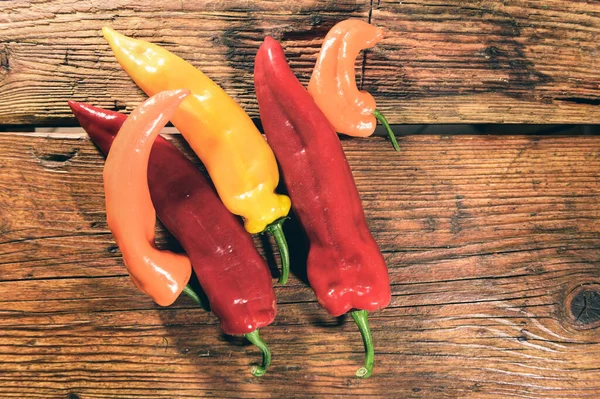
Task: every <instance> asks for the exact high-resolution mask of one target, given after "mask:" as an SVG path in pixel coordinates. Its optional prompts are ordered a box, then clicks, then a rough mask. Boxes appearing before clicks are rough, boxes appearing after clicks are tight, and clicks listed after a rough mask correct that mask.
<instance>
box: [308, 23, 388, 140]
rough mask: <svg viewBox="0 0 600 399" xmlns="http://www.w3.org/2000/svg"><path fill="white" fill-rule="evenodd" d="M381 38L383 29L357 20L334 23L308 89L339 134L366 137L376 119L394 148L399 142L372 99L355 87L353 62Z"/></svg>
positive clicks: (370, 132) (372, 128)
mask: <svg viewBox="0 0 600 399" xmlns="http://www.w3.org/2000/svg"><path fill="white" fill-rule="evenodd" d="M381 39H383V29H381V28H377V27H375V26H373V25H371V24H369V23H367V22H364V21H361V20H359V19H347V20H344V21H342V22H339V23H337V24H336V25H335V26H334V27H333V28H331V30H330V31H329V32H328V33H327V36H326V37H325V41H324V42H323V46H322V47H321V51H320V52H319V56H318V57H317V63H316V65H315V68H314V70H313V73H312V76H311V78H310V82H309V84H308V92H309V93H310V95H311V96H312V98H313V100H315V102H316V103H317V105H318V106H319V108H320V109H321V111H323V113H324V114H325V116H326V117H327V119H328V120H329V123H331V124H332V125H333V127H334V129H335V130H336V131H337V132H338V133H342V134H346V135H348V136H356V137H367V136H370V135H372V134H373V132H375V127H376V125H377V120H379V121H380V122H381V123H383V125H384V126H385V127H386V129H387V131H388V134H389V135H390V139H391V140H392V144H394V148H395V149H396V150H399V147H398V143H397V142H396V138H395V137H394V134H393V132H392V131H391V129H390V127H389V125H388V123H387V121H386V120H385V118H384V117H383V115H381V113H379V111H378V110H377V109H376V108H375V107H376V104H375V99H374V98H373V96H372V95H371V94H369V93H368V92H366V91H364V90H359V89H358V87H357V86H356V76H355V71H354V63H355V61H356V57H357V56H358V53H360V51H361V50H363V49H366V48H371V47H373V46H375V44H377V43H378V42H379V41H381Z"/></svg>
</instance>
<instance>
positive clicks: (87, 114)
mask: <svg viewBox="0 0 600 399" xmlns="http://www.w3.org/2000/svg"><path fill="white" fill-rule="evenodd" d="M69 105H70V106H71V109H72V110H73V113H74V114H75V116H76V117H77V120H78V121H79V123H80V124H81V126H82V127H83V128H84V129H85V130H86V132H87V133H88V135H89V136H90V138H91V139H92V140H93V141H94V143H96V144H97V145H98V146H99V147H100V149H101V150H102V152H104V154H108V152H109V150H110V147H111V145H112V142H113V140H114V138H115V136H116V135H117V133H118V132H119V129H120V128H121V126H122V125H123V123H124V122H125V120H126V119H127V116H126V115H123V114H120V113H118V112H112V111H108V110H104V109H101V108H96V107H93V106H91V105H87V104H83V103H77V102H74V101H69ZM148 185H149V188H150V195H151V197H152V203H153V205H154V207H155V209H156V212H157V215H158V217H159V219H160V220H161V221H162V222H163V224H164V225H165V227H166V228H167V229H168V230H169V231H170V232H171V233H172V234H173V236H174V237H175V238H176V239H177V240H178V241H179V242H180V244H181V246H182V247H183V249H184V250H185V251H186V253H187V255H188V256H189V258H190V260H191V262H192V266H193V268H194V271H195V272H196V275H197V277H198V280H199V281H200V284H201V286H202V288H203V290H204V291H205V293H206V295H207V297H208V299H209V301H210V305H211V308H212V311H213V312H214V313H215V315H216V316H217V317H219V319H220V320H221V328H222V329H223V331H224V332H225V333H227V334H233V335H235V334H244V335H246V337H247V338H248V339H249V340H250V341H251V342H252V343H254V344H255V345H257V346H258V347H259V348H261V350H263V356H264V359H263V365H262V367H259V368H257V369H256V370H255V371H254V373H255V375H262V374H261V373H264V370H265V369H266V367H268V363H269V362H270V352H269V350H268V347H266V345H265V344H264V342H262V341H261V340H260V337H259V335H258V329H259V328H261V327H264V326H267V325H269V324H270V323H271V322H272V321H273V319H274V317H275V313H276V301H275V293H274V291H273V287H272V283H271V274H270V272H269V268H268V266H267V265H266V263H265V261H264V259H263V258H262V257H261V256H260V254H259V253H258V251H257V250H256V248H255V247H254V242H253V240H252V237H251V236H250V234H249V233H247V232H246V231H245V230H244V228H243V226H242V225H241V224H240V222H239V220H238V219H237V218H236V217H235V216H234V215H232V214H231V213H230V212H229V211H228V210H227V209H226V208H225V206H224V205H223V203H222V202H221V200H220V199H219V197H218V195H217V193H216V192H215V190H214V189H213V187H212V185H211V184H210V182H209V181H208V180H207V178H206V177H205V176H204V175H203V174H202V172H200V171H199V170H198V169H197V168H196V166H195V165H194V164H193V163H192V162H191V161H190V160H188V159H187V158H186V157H185V155H183V154H182V153H181V152H180V151H179V150H178V149H177V148H175V147H174V146H173V145H172V144H171V143H169V142H168V141H167V140H165V139H164V138H162V137H160V136H159V137H158V138H157V139H156V141H155V142H154V145H153V147H152V152H151V154H150V161H149V165H148Z"/></svg>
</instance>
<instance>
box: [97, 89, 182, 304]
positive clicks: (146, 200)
mask: <svg viewBox="0 0 600 399" xmlns="http://www.w3.org/2000/svg"><path fill="white" fill-rule="evenodd" d="M189 94H190V93H189V91H188V90H174V91H169V92H163V93H159V94H157V95H156V96H154V97H151V98H150V99H148V100H147V101H146V102H144V103H143V104H141V105H140V106H139V107H138V108H136V109H135V110H134V111H133V112H132V113H131V115H130V116H129V118H127V120H126V121H125V123H124V124H123V126H122V128H121V130H119V134H118V135H117V137H116V138H115V141H114V143H113V145H112V148H111V150H110V153H109V154H108V158H107V159H106V164H105V166H104V173H103V176H104V190H105V195H106V219H107V222H108V227H109V228H110V230H111V232H112V233H113V235H114V237H115V240H116V242H117V245H119V248H120V249H121V252H122V253H123V261H124V262H125V265H126V266H127V269H128V271H129V274H130V276H131V280H132V281H133V283H134V284H135V285H136V286H137V287H138V288H139V290H140V291H142V292H144V293H145V294H147V295H149V296H150V297H151V298H152V299H153V300H154V301H155V302H156V303H157V304H159V305H161V306H168V305H170V304H172V303H173V302H175V299H177V297H178V296H179V294H181V292H182V291H183V290H184V288H185V286H186V284H187V282H188V280H189V279H190V276H191V274H192V266H191V264H190V260H189V259H188V257H187V256H185V255H180V254H175V253H173V252H170V251H160V250H158V249H157V248H156V246H155V244H154V226H155V224H156V211H155V210H154V207H153V206H152V200H151V198H150V189H149V188H148V160H149V158H150V150H151V148H152V144H153V143H154V139H156V136H158V134H159V132H160V130H161V129H162V128H163V127H164V126H165V124H166V123H167V122H168V120H169V118H170V117H171V115H172V114H173V113H174V112H175V111H176V110H177V107H178V106H179V104H180V103H181V101H183V99H184V98H185V97H187V96H188V95H189Z"/></svg>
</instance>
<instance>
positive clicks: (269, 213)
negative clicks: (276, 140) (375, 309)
mask: <svg viewBox="0 0 600 399" xmlns="http://www.w3.org/2000/svg"><path fill="white" fill-rule="evenodd" d="M102 31H103V33H104V37H105V39H106V40H107V41H108V43H109V44H110V46H111V47H112V50H113V53H114V54H115V57H116V58H117V61H118V62H119V64H121V66H122V67H123V69H124V70H125V71H126V72H127V73H128V74H129V76H131V78H132V79H133V80H134V81H135V82H136V83H137V85H138V86H139V87H140V88H141V89H142V90H144V91H145V92H146V94H148V95H149V96H151V95H154V94H156V93H158V92H160V91H163V90H172V89H174V88H180V87H181V88H187V89H189V90H190V91H191V92H192V95H191V96H189V97H188V98H187V99H186V100H185V101H184V102H183V103H182V104H181V106H180V107H179V110H178V111H177V112H176V113H175V115H174V116H173V118H172V119H171V121H172V122H173V124H174V125H175V126H176V127H177V129H179V131H180V132H181V133H182V134H183V136H184V137H185V139H186V141H187V142H188V143H189V144H190V146H191V147H192V149H193V150H194V152H195V153H196V154H197V155H198V157H199V158H200V159H201V160H202V163H203V164H204V166H206V169H207V171H208V173H209V174H210V177H211V179H212V181H213V183H214V185H215V188H216V189H217V191H218V193H219V196H220V197H221V200H222V201H223V203H224V204H225V206H226V207H227V209H229V210H230V211H231V212H232V213H234V214H236V215H240V216H242V218H244V221H245V227H246V230H247V231H248V232H250V233H251V234H256V233H260V232H262V231H264V230H265V229H267V230H268V231H269V232H273V233H274V234H273V235H274V236H275V239H276V240H278V246H279V247H280V252H282V246H283V245H285V243H284V242H283V241H282V240H283V238H282V237H283V232H282V230H281V224H280V222H279V221H280V220H282V218H284V217H285V216H286V215H287V214H288V212H289V210H290V199H289V198H288V197H287V196H285V195H279V194H276V193H275V192H274V191H275V187H277V184H278V183H279V170H278V167H277V162H276V160H275V156H274V155H273V151H272V150H271V148H270V147H269V145H268V144H267V143H266V142H265V140H264V138H263V137H262V135H261V134H260V132H259V131H258V129H257V128H256V126H255V125H254V123H253V122H252V120H251V119H250V117H249V116H248V114H246V112H244V110H243V109H242V108H241V107H240V106H239V105H238V104H237V103H236V102H235V101H234V100H233V99H232V98H231V97H229V96H228V95H227V94H226V93H225V91H223V89H221V88H220V87H219V86H218V85H217V84H216V83H215V82H213V81H212V80H210V79H209V78H208V77H207V76H206V75H205V74H204V73H202V72H201V71H199V70H198V69H197V68H195V67H194V66H193V65H191V64H189V63H188V62H186V61H184V60H183V59H181V58H179V57H178V56H176V55H175V54H173V53H171V52H169V51H167V50H166V49H164V48H162V47H159V46H157V45H155V44H152V43H148V42H146V41H143V40H137V39H132V38H129V37H127V36H124V35H122V34H120V33H117V32H116V31H114V30H112V29H110V28H106V27H105V28H104V29H103V30H102ZM275 233H277V234H279V235H280V237H279V236H278V235H277V234H275ZM283 251H286V249H283ZM286 256H287V251H286V252H285V253H282V263H284V262H287V258H285V257H286ZM284 258H285V259H284ZM284 267H286V264H284ZM283 273H287V271H286V270H284V272H283Z"/></svg>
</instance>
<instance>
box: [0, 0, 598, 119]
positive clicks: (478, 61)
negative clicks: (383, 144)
mask: <svg viewBox="0 0 600 399" xmlns="http://www.w3.org/2000/svg"><path fill="white" fill-rule="evenodd" d="M0 7H2V12H1V13H0V92H1V93H2V96H0V123H3V124H15V123H16V124H22V123H28V124H36V125H39V124H72V123H73V119H72V115H71V113H70V110H69V108H68V107H67V105H66V100H67V99H75V100H78V101H87V102H91V103H94V104H96V105H99V106H103V107H107V108H111V109H117V110H125V109H126V110H131V109H132V108H133V107H135V105H137V104H139V103H140V102H141V101H142V100H143V98H144V95H143V93H141V91H140V90H139V89H137V88H136V86H135V85H134V84H133V83H132V81H131V80H130V79H129V78H128V76H127V75H126V74H125V72H123V71H122V70H121V69H120V67H119V65H118V64H117V62H116V61H115V59H114V57H113V56H112V53H111V52H110V49H109V47H108V45H107V44H106V43H105V42H104V40H103V39H102V37H101V34H100V28H101V27H102V26H103V25H110V26H113V27H114V28H116V29H119V30H121V31H123V32H124V33H126V34H130V35H135V36H136V37H139V38H143V39H147V40H150V41H153V42H156V43H159V44H161V45H164V46H165V47H167V48H169V49H170V50H172V51H173V52H175V53H177V54H178V55H180V56H182V57H184V58H185V59H187V60H189V61H190V62H192V63H193V64H194V65H196V66H198V67H199V68H201V69H202V70H203V71H205V72H206V73H207V74H208V75H209V76H211V77H212V78H213V79H214V80H215V81H217V82H218V83H219V84H221V85H222V86H223V87H224V88H225V89H226V90H227V92H228V93H230V94H231V95H232V96H234V97H235V98H236V99H237V100H238V101H239V102H240V103H241V104H242V105H243V106H244V108H245V109H246V110H247V111H248V112H249V113H250V114H251V115H252V116H253V117H257V116H258V113H257V105H256V99H255V96H254V87H253V84H252V69H253V60H254V55H255V53H256V51H257V49H258V46H259V45H260V42H261V40H262V39H263V38H264V36H265V35H267V34H270V35H272V36H274V37H275V38H277V39H279V40H281V41H282V43H283V45H284V47H285V50H286V53H287V56H288V58H289V60H290V62H291V65H292V67H293V68H294V70H295V72H296V73H297V74H298V76H299V77H300V78H301V80H302V81H303V82H304V83H306V82H307V81H308V78H309V76H310V73H311V70H312V67H313V65H314V60H315V57H316V54H317V52H318V50H319V47H320V45H321V43H322V38H323V37H324V35H325V34H326V32H327V31H328V30H329V28H330V27H331V26H333V25H334V24H335V23H336V22H337V21H339V20H341V19H344V18H348V17H354V18H361V19H364V20H369V19H370V20H371V21H372V22H373V23H374V24H377V25H379V26H382V27H384V28H385V30H386V38H385V39H384V40H383V42H382V43H381V44H380V45H378V46H377V47H376V48H375V49H374V50H372V51H369V52H368V53H367V56H366V57H365V58H364V60H361V59H359V60H358V61H357V67H358V68H357V71H358V73H359V77H358V81H362V83H363V86H364V88H365V89H367V90H369V91H370V92H372V93H373V94H374V95H375V97H376V99H377V100H378V102H379V105H380V107H381V109H382V110H383V111H385V113H386V114H387V116H388V117H389V119H390V121H391V122H393V123H468V122H473V123H484V122H488V123H503V122H511V123H521V122H522V123H598V120H600V107H599V104H600V59H599V57H600V44H599V43H600V41H599V40H598V35H599V33H600V5H599V4H598V3H597V2H592V1H576V0H570V1H546V0H544V1H541V0H540V1H523V0H510V1H504V2H501V3H499V2H489V1H485V0H470V1H466V2H465V1H461V2H439V1H437V2H436V1H433V0H415V1H408V2H407V1H402V2H398V1H392V0H389V1H385V0H384V1H369V0H362V1H350V0H344V1H325V0H321V1H317V0H310V1H302V2H293V1H283V2H271V1H257V2H252V3H248V2H246V1H242V0H236V1H227V2H213V1H211V2H191V1H183V0H182V1H179V2H171V3H164V2H157V1H156V0H145V1H132V0H126V1H120V2H117V3H114V2H101V1H86V2H72V1H69V0H54V1H51V0H43V1H36V2H31V1H15V0H12V1H4V2H2V5H1V6H0ZM359 58H360V57H359ZM362 71H364V77H363V76H362V75H361V73H362Z"/></svg>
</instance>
